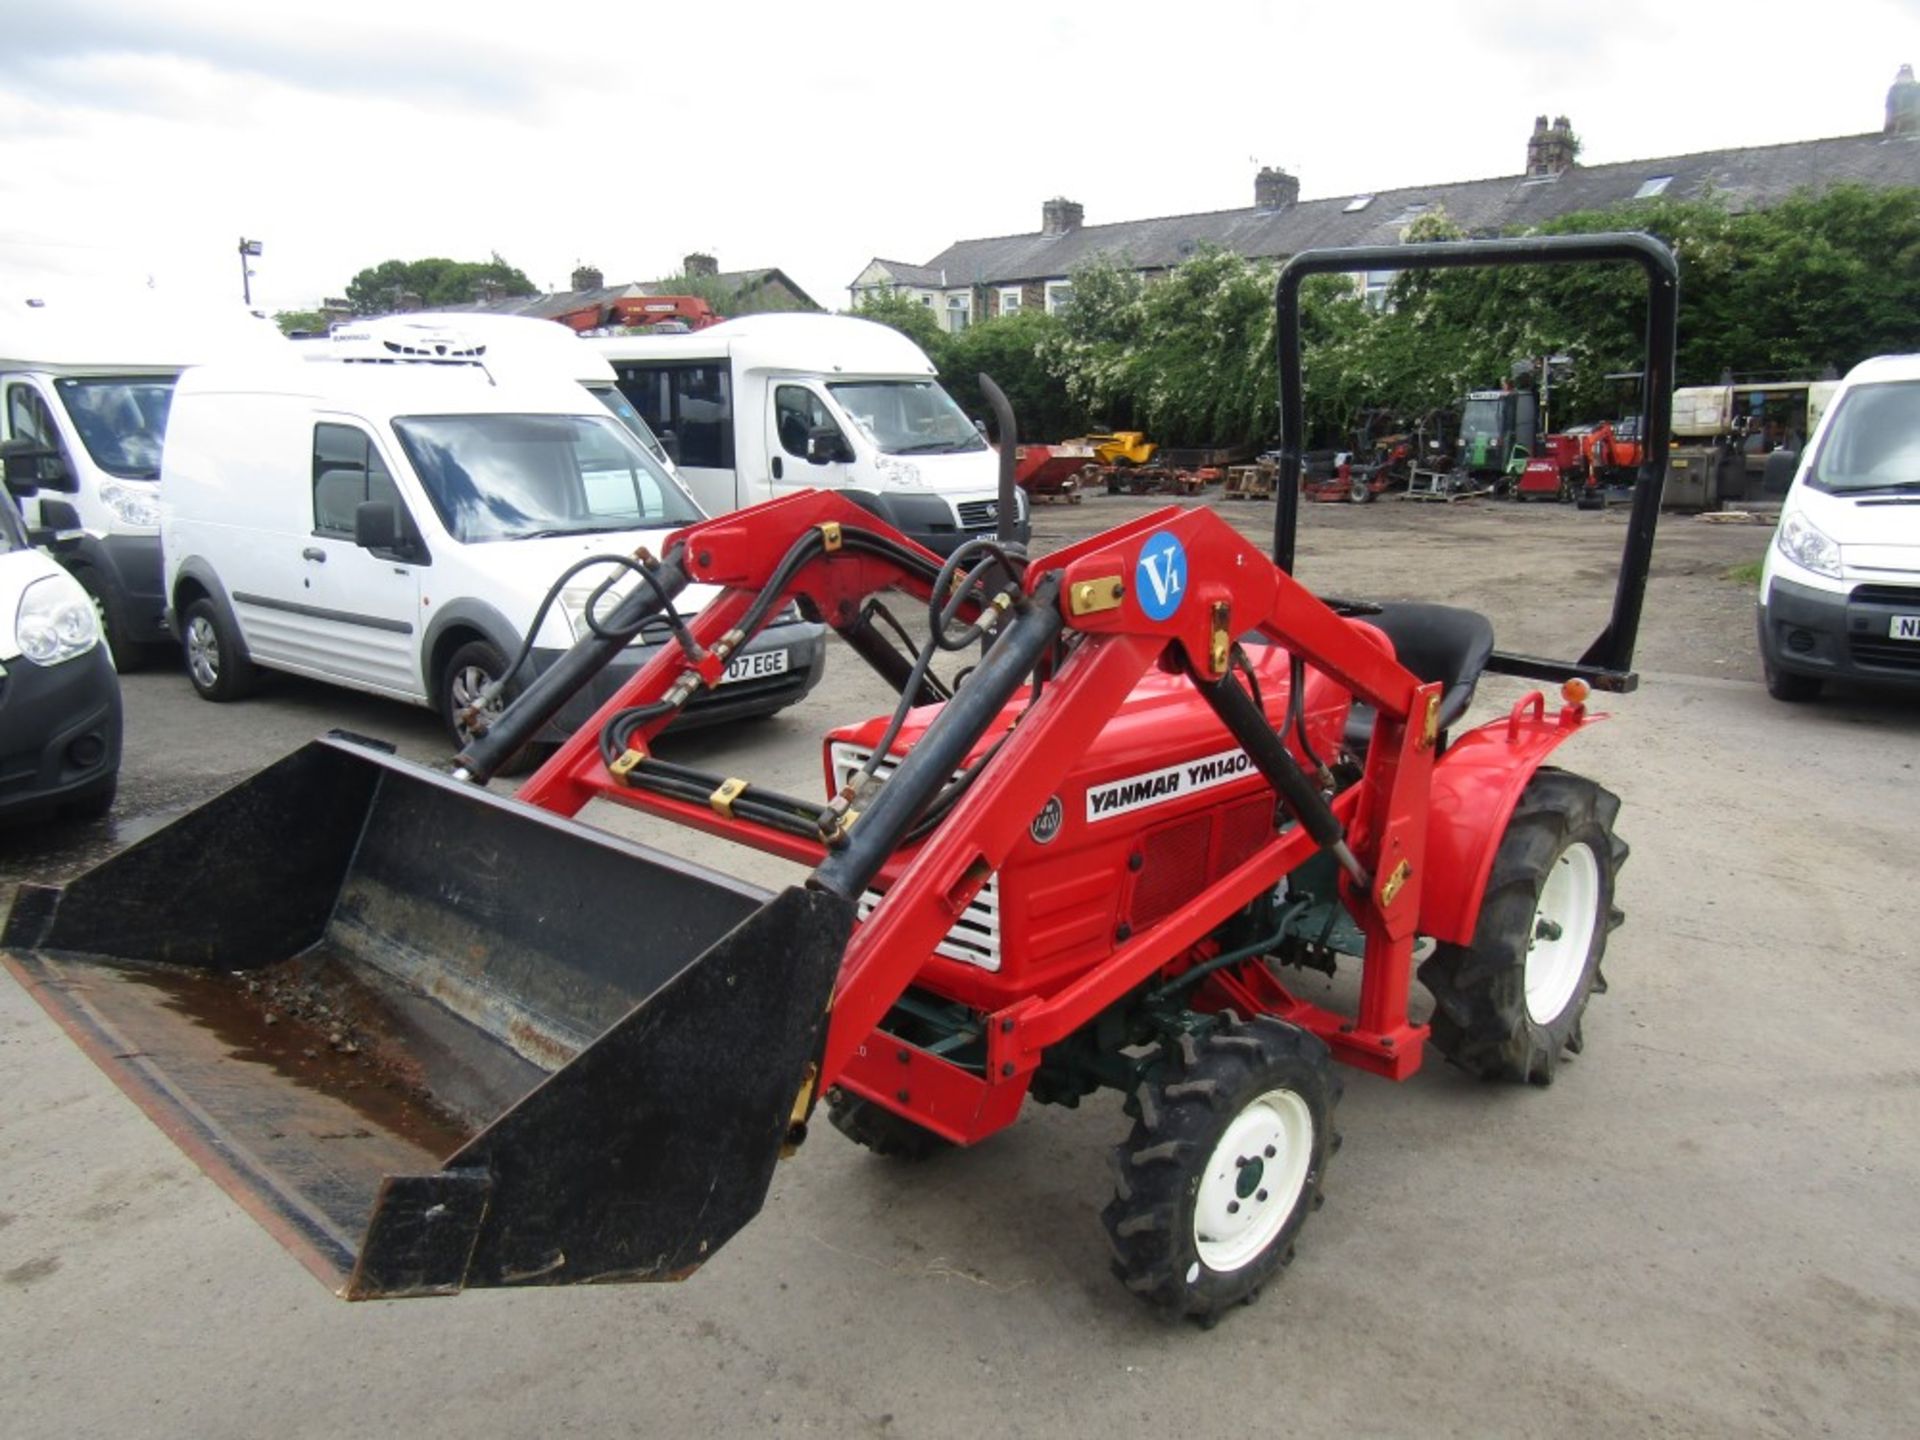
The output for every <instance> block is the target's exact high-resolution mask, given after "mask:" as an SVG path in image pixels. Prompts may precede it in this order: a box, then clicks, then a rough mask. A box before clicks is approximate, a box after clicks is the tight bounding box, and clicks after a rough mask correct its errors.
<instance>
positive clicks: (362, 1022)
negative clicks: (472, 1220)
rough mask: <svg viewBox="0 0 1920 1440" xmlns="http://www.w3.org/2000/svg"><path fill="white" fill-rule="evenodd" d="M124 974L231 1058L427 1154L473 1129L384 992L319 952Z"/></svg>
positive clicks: (453, 1145)
mask: <svg viewBox="0 0 1920 1440" xmlns="http://www.w3.org/2000/svg"><path fill="white" fill-rule="evenodd" d="M122 974H123V975H124V977H125V978H126V979H127V980H130V981H133V982H135V983H137V984H140V985H143V986H146V987H149V988H151V989H154V990H158V991H160V992H161V993H162V994H163V995H164V996H165V997H166V1001H165V1003H166V1007H167V1008H168V1009H169V1010H171V1011H173V1012H174V1013H175V1014H178V1015H180V1016H182V1017H184V1018H186V1019H188V1020H190V1021H191V1022H192V1023H193V1024H194V1025H196V1026H198V1027H199V1028H201V1029H204V1030H205V1031H207V1032H208V1033H209V1034H211V1035H212V1036H214V1037H215V1038H216V1039H217V1040H219V1041H220V1042H221V1043H222V1044H223V1045H225V1046H227V1047H228V1052H229V1054H230V1056H231V1058H232V1059H234V1060H236V1061H241V1062H245V1063H250V1064H254V1065H259V1066H262V1067H264V1068H266V1069H268V1070H271V1071H272V1072H273V1073H274V1074H275V1075H278V1076H281V1077H283V1078H284V1079H287V1080H290V1081H292V1082H293V1083H294V1084H296V1085H298V1086H300V1087H302V1088H304V1089H308V1090H312V1091H315V1092H318V1093H319V1094H322V1095H325V1096H327V1097H328V1098H329V1099H332V1100H335V1101H338V1102H339V1103H341V1104H343V1105H345V1106H347V1107H348V1108H350V1109H351V1110H352V1111H353V1112H354V1113H355V1114H356V1115H358V1116H360V1117H361V1118H362V1119H364V1120H366V1121H367V1122H368V1123H369V1124H370V1125H371V1126H373V1127H375V1128H377V1129H378V1130H380V1131H383V1132H385V1133H387V1134H389V1135H394V1136H397V1137H399V1138H400V1139H403V1140H405V1141H407V1142H408V1143H409V1144H412V1145H416V1146H418V1147H419V1148H420V1149H422V1150H424V1151H427V1152H428V1153H429V1154H432V1155H434V1156H436V1157H440V1158H444V1157H446V1156H448V1155H451V1154H452V1153H453V1152H454V1151H456V1150H458V1149H459V1148H460V1147H461V1146H462V1145H464V1144H465V1143H466V1141H467V1139H468V1138H469V1137H470V1136H471V1135H472V1134H473V1133H474V1131H475V1130H476V1129H477V1128H478V1127H477V1126H476V1125H475V1124H474V1123H472V1122H471V1121H469V1120H467V1119H463V1118H462V1117H461V1116H459V1115H457V1114H454V1113H452V1112H451V1111H450V1110H448V1109H447V1108H445V1107H444V1106H443V1105H442V1104H441V1103H440V1102H439V1101H438V1100H437V1099H436V1098H435V1096H434V1095H433V1094H432V1092H431V1091H430V1090H429V1088H428V1086H427V1084H426V1082H425V1077H424V1075H423V1073H422V1069H421V1065H420V1062H419V1060H418V1059H417V1058H416V1057H415V1054H414V1048H413V1043H412V1042H413V1039H414V1037H413V1036H412V1035H411V1034H410V1033H409V1031H408V1027H406V1025H405V1024H404V1022H403V1021H402V1020H400V1019H399V1018H398V1017H396V1015H395V1014H394V1012H393V1010H392V1008H391V1006H390V1005H389V1003H388V1002H387V1000H386V999H385V998H384V997H383V996H381V995H380V994H377V993H376V992H375V991H374V989H373V988H372V987H371V986H369V985H368V984H366V983H365V982H364V981H362V980H360V979H359V978H358V977H357V976H356V975H355V974H354V973H353V972H352V971H350V970H349V969H348V967H347V966H346V965H345V964H344V963H343V962H341V961H340V960H338V959H337V958H335V957H333V956H331V955H329V954H327V953H326V952H324V951H318V950H316V951H310V952H308V953H307V954H306V955H303V956H300V957H297V958H295V959H293V960H288V961H283V962H282V963H280V964H278V965H271V966H267V967H265V968H263V969H260V970H250V971H245V972H239V973H234V972H224V971H207V970H189V969H183V968H176V967H173V966H160V965H143V966H139V967H128V968H126V969H125V970H124V971H123V972H122Z"/></svg>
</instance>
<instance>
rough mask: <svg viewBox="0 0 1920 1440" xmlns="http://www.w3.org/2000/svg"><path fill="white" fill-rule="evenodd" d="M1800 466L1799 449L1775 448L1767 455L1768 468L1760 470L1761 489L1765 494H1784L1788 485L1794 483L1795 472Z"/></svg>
mask: <svg viewBox="0 0 1920 1440" xmlns="http://www.w3.org/2000/svg"><path fill="white" fill-rule="evenodd" d="M1799 468H1800V452H1799V451H1798V450H1774V451H1771V452H1769V453H1768V455H1767V468H1766V469H1765V470H1763V471H1761V472H1760V491H1761V493H1762V494H1763V495H1784V494H1786V493H1787V487H1788V486H1789V485H1791V484H1793V474H1794V472H1795V471H1796V470H1798V469H1799Z"/></svg>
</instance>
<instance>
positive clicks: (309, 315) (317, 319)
mask: <svg viewBox="0 0 1920 1440" xmlns="http://www.w3.org/2000/svg"><path fill="white" fill-rule="evenodd" d="M273 323H274V324H276V325H278V326H279V327H280V333H281V334H282V335H293V334H296V333H298V334H305V335H324V334H326V332H327V317H326V315H325V314H324V313H323V312H321V311H319V310H276V311H274V313H273Z"/></svg>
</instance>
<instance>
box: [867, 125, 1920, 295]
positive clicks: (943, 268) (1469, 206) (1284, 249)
mask: <svg viewBox="0 0 1920 1440" xmlns="http://www.w3.org/2000/svg"><path fill="white" fill-rule="evenodd" d="M1661 175H1670V176H1672V177H1673V178H1672V180H1671V181H1670V182H1669V183H1668V185H1667V186H1666V189H1665V194H1666V195H1667V196H1669V197H1674V198H1680V199H1697V198H1699V197H1701V196H1703V195H1705V194H1707V193H1709V192H1712V193H1716V194H1719V195H1721V196H1723V197H1725V198H1726V200H1727V201H1728V203H1729V204H1730V205H1731V206H1732V207H1733V208H1734V209H1736V210H1748V209H1754V208H1758V207H1763V206H1766V205H1770V204H1773V203H1775V202H1776V201H1779V200H1783V199H1785V198H1786V197H1787V196H1788V195H1790V194H1791V193H1792V192H1793V191H1795V190H1798V189H1801V188H1803V187H1816V188H1817V187H1822V186H1826V185H1830V184H1833V183H1836V182H1839V181H1848V180H1851V181H1860V182H1863V183H1866V184H1869V185H1920V136H1914V135H1899V136H1889V135H1883V134H1881V133H1880V132H1878V131H1876V132H1874V133H1872V134H1867V135H1846V136H1840V137H1838V138H1835V139H1830V140H1801V141H1795V142H1793V143H1791V144H1786V145H1760V146H1753V147H1750V148H1747V149H1742V150H1706V151H1702V152H1700V153H1698V154H1695V155H1669V156H1663V157H1659V158H1656V159H1651V160H1625V161H1620V162H1618V163H1615V164H1611V165H1576V166H1574V167H1573V168H1572V169H1570V170H1566V171H1563V172H1562V173H1561V174H1559V175H1557V176H1553V177H1550V178H1542V179H1530V178H1528V177H1526V176H1523V175H1511V176H1503V177H1500V178H1497V179H1492V180H1460V181H1453V182H1450V183H1446V184H1440V185H1412V186H1405V187H1402V188H1400V189H1396V190H1381V191H1378V192H1376V193H1375V194H1374V197H1373V199H1372V201H1371V202H1370V203H1368V204H1367V205H1366V206H1365V207H1363V208H1360V209H1350V208H1349V207H1350V206H1351V205H1352V203H1353V202H1354V201H1355V200H1356V199H1357V198H1358V197H1357V196H1355V195H1332V196H1327V197H1324V198H1322V199H1318V200H1303V201H1298V202H1296V203H1295V204H1293V205H1290V206H1287V207H1285V208H1282V209H1278V210H1258V209H1253V208H1251V207H1250V208H1248V209H1244V210H1215V211H1210V212H1207V213H1204V214H1199V215H1167V216H1162V217H1160V218H1157V219H1151V220H1125V221H1120V222H1118V223H1116V224H1111V225H1083V226H1081V227H1080V228H1079V229H1077V230H1071V231H1069V232H1067V233H1066V234H1064V235H1044V234H1030V235H1004V236H999V237H996V238H992V239H984V240H961V241H958V242H956V243H955V244H952V245H949V246H948V247H947V248H946V249H945V250H942V251H941V252H940V253H939V254H938V255H936V256H934V257H933V259H931V260H929V261H928V262H927V264H926V265H925V266H924V267H919V268H920V269H922V270H923V271H924V272H926V273H935V274H937V273H940V272H944V273H945V276H946V282H945V283H946V285H947V286H949V287H959V286H963V285H991V284H999V283H1006V282H1011V281H1016V280H1044V279H1049V278H1064V277H1065V276H1067V275H1069V274H1071V273H1072V271H1073V270H1074V269H1075V267H1077V266H1079V265H1081V264H1084V263H1085V262H1087V261H1089V260H1091V259H1093V258H1094V257H1096V256H1098V255H1102V254H1105V255H1111V256H1114V257H1116V258H1118V257H1121V256H1124V257H1125V258H1126V260H1127V261H1128V263H1130V264H1131V265H1132V266H1133V267H1134V268H1136V269H1143V270H1146V269H1161V268H1166V267H1171V266H1173V265H1177V264H1179V263H1180V261H1182V260H1184V259H1186V258H1187V257H1188V256H1190V255H1192V254H1193V253H1194V251H1195V250H1197V249H1199V248H1200V247H1201V246H1203V245H1208V244H1211V245H1214V246H1217V247H1219V248H1220V249H1222V250H1230V251H1235V252H1238V253H1239V254H1241V255H1245V256H1248V257H1249V258H1252V259H1267V258H1277V257H1283V256H1287V255H1293V254H1297V253H1298V252H1300V251H1302V250H1307V249H1311V248H1313V247H1315V246H1324V245H1392V244H1397V243H1399V241H1400V238H1401V232H1402V231H1403V230H1404V229H1405V228H1406V226H1407V225H1408V224H1410V223H1411V222H1412V221H1413V219H1414V218H1415V217H1416V216H1417V214H1418V213H1420V212H1419V211H1417V210H1414V209H1413V207H1415V206H1425V207H1427V208H1429V209H1431V208H1444V209H1445V210H1446V212H1447V215H1448V217H1449V218H1450V219H1451V220H1452V221H1453V222H1454V223H1455V224H1456V225H1459V226H1461V227H1462V228H1463V229H1465V230H1467V231H1468V232H1469V233H1473V234H1482V233H1497V232H1499V231H1501V230H1504V229H1506V228H1507V227H1509V226H1528V225H1537V224H1540V223H1542V222H1544V221H1547V220H1551V219H1554V218H1556V217H1558V216H1561V215H1567V214H1571V213H1573V212H1575V211H1579V210H1597V209H1600V208H1602V207H1604V206H1608V205H1613V204H1616V203H1618V202H1620V201H1624V200H1629V199H1632V198H1633V195H1634V192H1635V191H1636V190H1638V189H1639V188H1640V186H1641V185H1642V184H1643V183H1644V182H1645V181H1647V180H1650V179H1652V178H1654V177H1656V176H1661ZM889 266H890V268H891V262H889ZM909 268H911V267H909ZM896 273H897V272H896Z"/></svg>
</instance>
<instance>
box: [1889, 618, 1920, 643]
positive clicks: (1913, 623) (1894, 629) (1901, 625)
mask: <svg viewBox="0 0 1920 1440" xmlns="http://www.w3.org/2000/svg"><path fill="white" fill-rule="evenodd" d="M1887 633H1888V634H1889V635H1891V636H1892V637H1893V638H1894V639H1896V640H1920V615H1896V616H1894V617H1893V623H1892V624H1891V625H1889V626H1888V627H1887Z"/></svg>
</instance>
